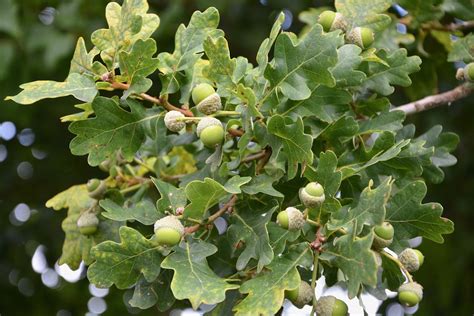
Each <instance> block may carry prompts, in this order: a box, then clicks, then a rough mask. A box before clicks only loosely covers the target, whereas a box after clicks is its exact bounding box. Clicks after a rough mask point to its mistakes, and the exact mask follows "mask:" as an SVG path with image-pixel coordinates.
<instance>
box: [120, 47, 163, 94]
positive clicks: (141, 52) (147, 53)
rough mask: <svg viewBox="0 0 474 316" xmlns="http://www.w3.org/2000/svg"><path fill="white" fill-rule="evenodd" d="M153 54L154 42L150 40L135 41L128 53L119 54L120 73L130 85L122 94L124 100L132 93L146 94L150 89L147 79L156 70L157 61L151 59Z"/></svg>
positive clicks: (149, 82) (150, 83)
mask: <svg viewBox="0 0 474 316" xmlns="http://www.w3.org/2000/svg"><path fill="white" fill-rule="evenodd" d="M155 53H156V42H155V40H153V39H151V38H149V39H147V40H145V41H144V40H138V41H136V42H135V44H133V47H132V49H131V50H130V52H125V51H121V52H120V72H121V75H122V76H124V77H125V78H126V79H127V83H128V84H129V85H130V87H129V88H128V90H127V91H125V92H124V98H127V97H128V96H129V95H130V94H132V93H135V94H140V93H144V92H147V91H148V89H150V88H151V85H152V84H153V82H152V81H151V79H148V78H147V77H148V76H149V75H151V74H152V73H154V72H155V70H156V69H157V68H158V62H157V59H156V58H153V57H152V56H153V55H154V54H155Z"/></svg>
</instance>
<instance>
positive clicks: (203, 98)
mask: <svg viewBox="0 0 474 316" xmlns="http://www.w3.org/2000/svg"><path fill="white" fill-rule="evenodd" d="M192 99H193V102H194V104H196V108H197V110H198V111H199V112H201V113H203V114H205V115H211V114H214V113H216V112H217V111H219V110H220V109H222V103H221V97H220V96H219V94H217V93H216V91H215V90H214V88H213V87H212V86H211V85H210V84H207V83H201V84H198V85H197V86H196V87H194V89H193V91H192ZM165 125H166V127H167V128H168V129H169V130H170V131H172V132H176V133H178V132H180V131H181V130H183V129H184V128H185V127H186V122H185V115H184V114H183V113H181V112H179V111H169V112H168V113H166V115H165ZM196 133H197V136H198V137H199V139H200V140H201V141H202V143H203V144H204V145H205V146H206V147H210V148H212V147H215V146H216V145H217V144H220V143H222V141H223V140H224V136H225V132H224V127H223V126H222V122H221V121H219V120H218V119H216V118H215V117H211V116H206V117H203V118H201V119H200V120H199V123H198V125H197V128H196Z"/></svg>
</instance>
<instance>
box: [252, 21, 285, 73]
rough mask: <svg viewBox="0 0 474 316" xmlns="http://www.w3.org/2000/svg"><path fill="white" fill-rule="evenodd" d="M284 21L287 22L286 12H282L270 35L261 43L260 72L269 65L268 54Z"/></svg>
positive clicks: (259, 52)
mask: <svg viewBox="0 0 474 316" xmlns="http://www.w3.org/2000/svg"><path fill="white" fill-rule="evenodd" d="M283 22H285V13H283V12H281V13H280V14H279V15H278V17H277V18H276V19H275V22H274V23H273V26H272V29H271V31H270V35H269V36H268V37H267V38H266V39H264V40H263V42H262V44H260V47H259V49H258V51H257V57H256V59H257V64H258V69H259V72H260V74H263V72H264V71H265V68H266V67H267V65H268V54H270V51H271V49H272V46H273V44H274V43H275V40H276V38H277V36H278V34H280V32H281V26H282V24H283Z"/></svg>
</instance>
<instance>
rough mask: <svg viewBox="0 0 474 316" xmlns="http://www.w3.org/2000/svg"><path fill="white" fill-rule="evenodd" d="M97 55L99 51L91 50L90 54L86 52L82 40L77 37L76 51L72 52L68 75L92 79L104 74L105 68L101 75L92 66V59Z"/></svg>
mask: <svg viewBox="0 0 474 316" xmlns="http://www.w3.org/2000/svg"><path fill="white" fill-rule="evenodd" d="M97 54H99V50H98V49H97V48H93V49H92V50H91V51H90V52H88V51H87V48H86V43H85V42H84V39H83V38H82V37H79V39H78V40H77V44H76V49H75V50H74V55H73V57H72V60H71V67H70V68H69V74H72V73H77V74H80V75H82V74H84V75H89V76H91V77H94V76H100V75H103V74H104V73H106V72H107V68H105V69H103V70H104V71H103V72H102V73H99V72H98V71H97V70H98V69H94V67H93V66H92V65H93V63H94V57H95V56H97ZM96 65H98V64H96ZM96 67H97V66H96Z"/></svg>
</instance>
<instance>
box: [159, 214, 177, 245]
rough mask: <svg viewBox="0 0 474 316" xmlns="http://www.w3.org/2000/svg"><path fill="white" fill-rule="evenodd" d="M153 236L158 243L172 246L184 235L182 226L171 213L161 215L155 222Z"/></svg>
mask: <svg viewBox="0 0 474 316" xmlns="http://www.w3.org/2000/svg"><path fill="white" fill-rule="evenodd" d="M154 230H155V236H156V241H157V242H158V243H159V244H162V245H166V246H174V245H176V244H178V243H179V241H180V240H181V238H182V237H183V235H184V226H183V224H181V222H180V220H179V219H178V218H177V217H176V216H173V215H169V216H166V217H163V218H161V219H159V220H157V221H156V222H155V229H154Z"/></svg>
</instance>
